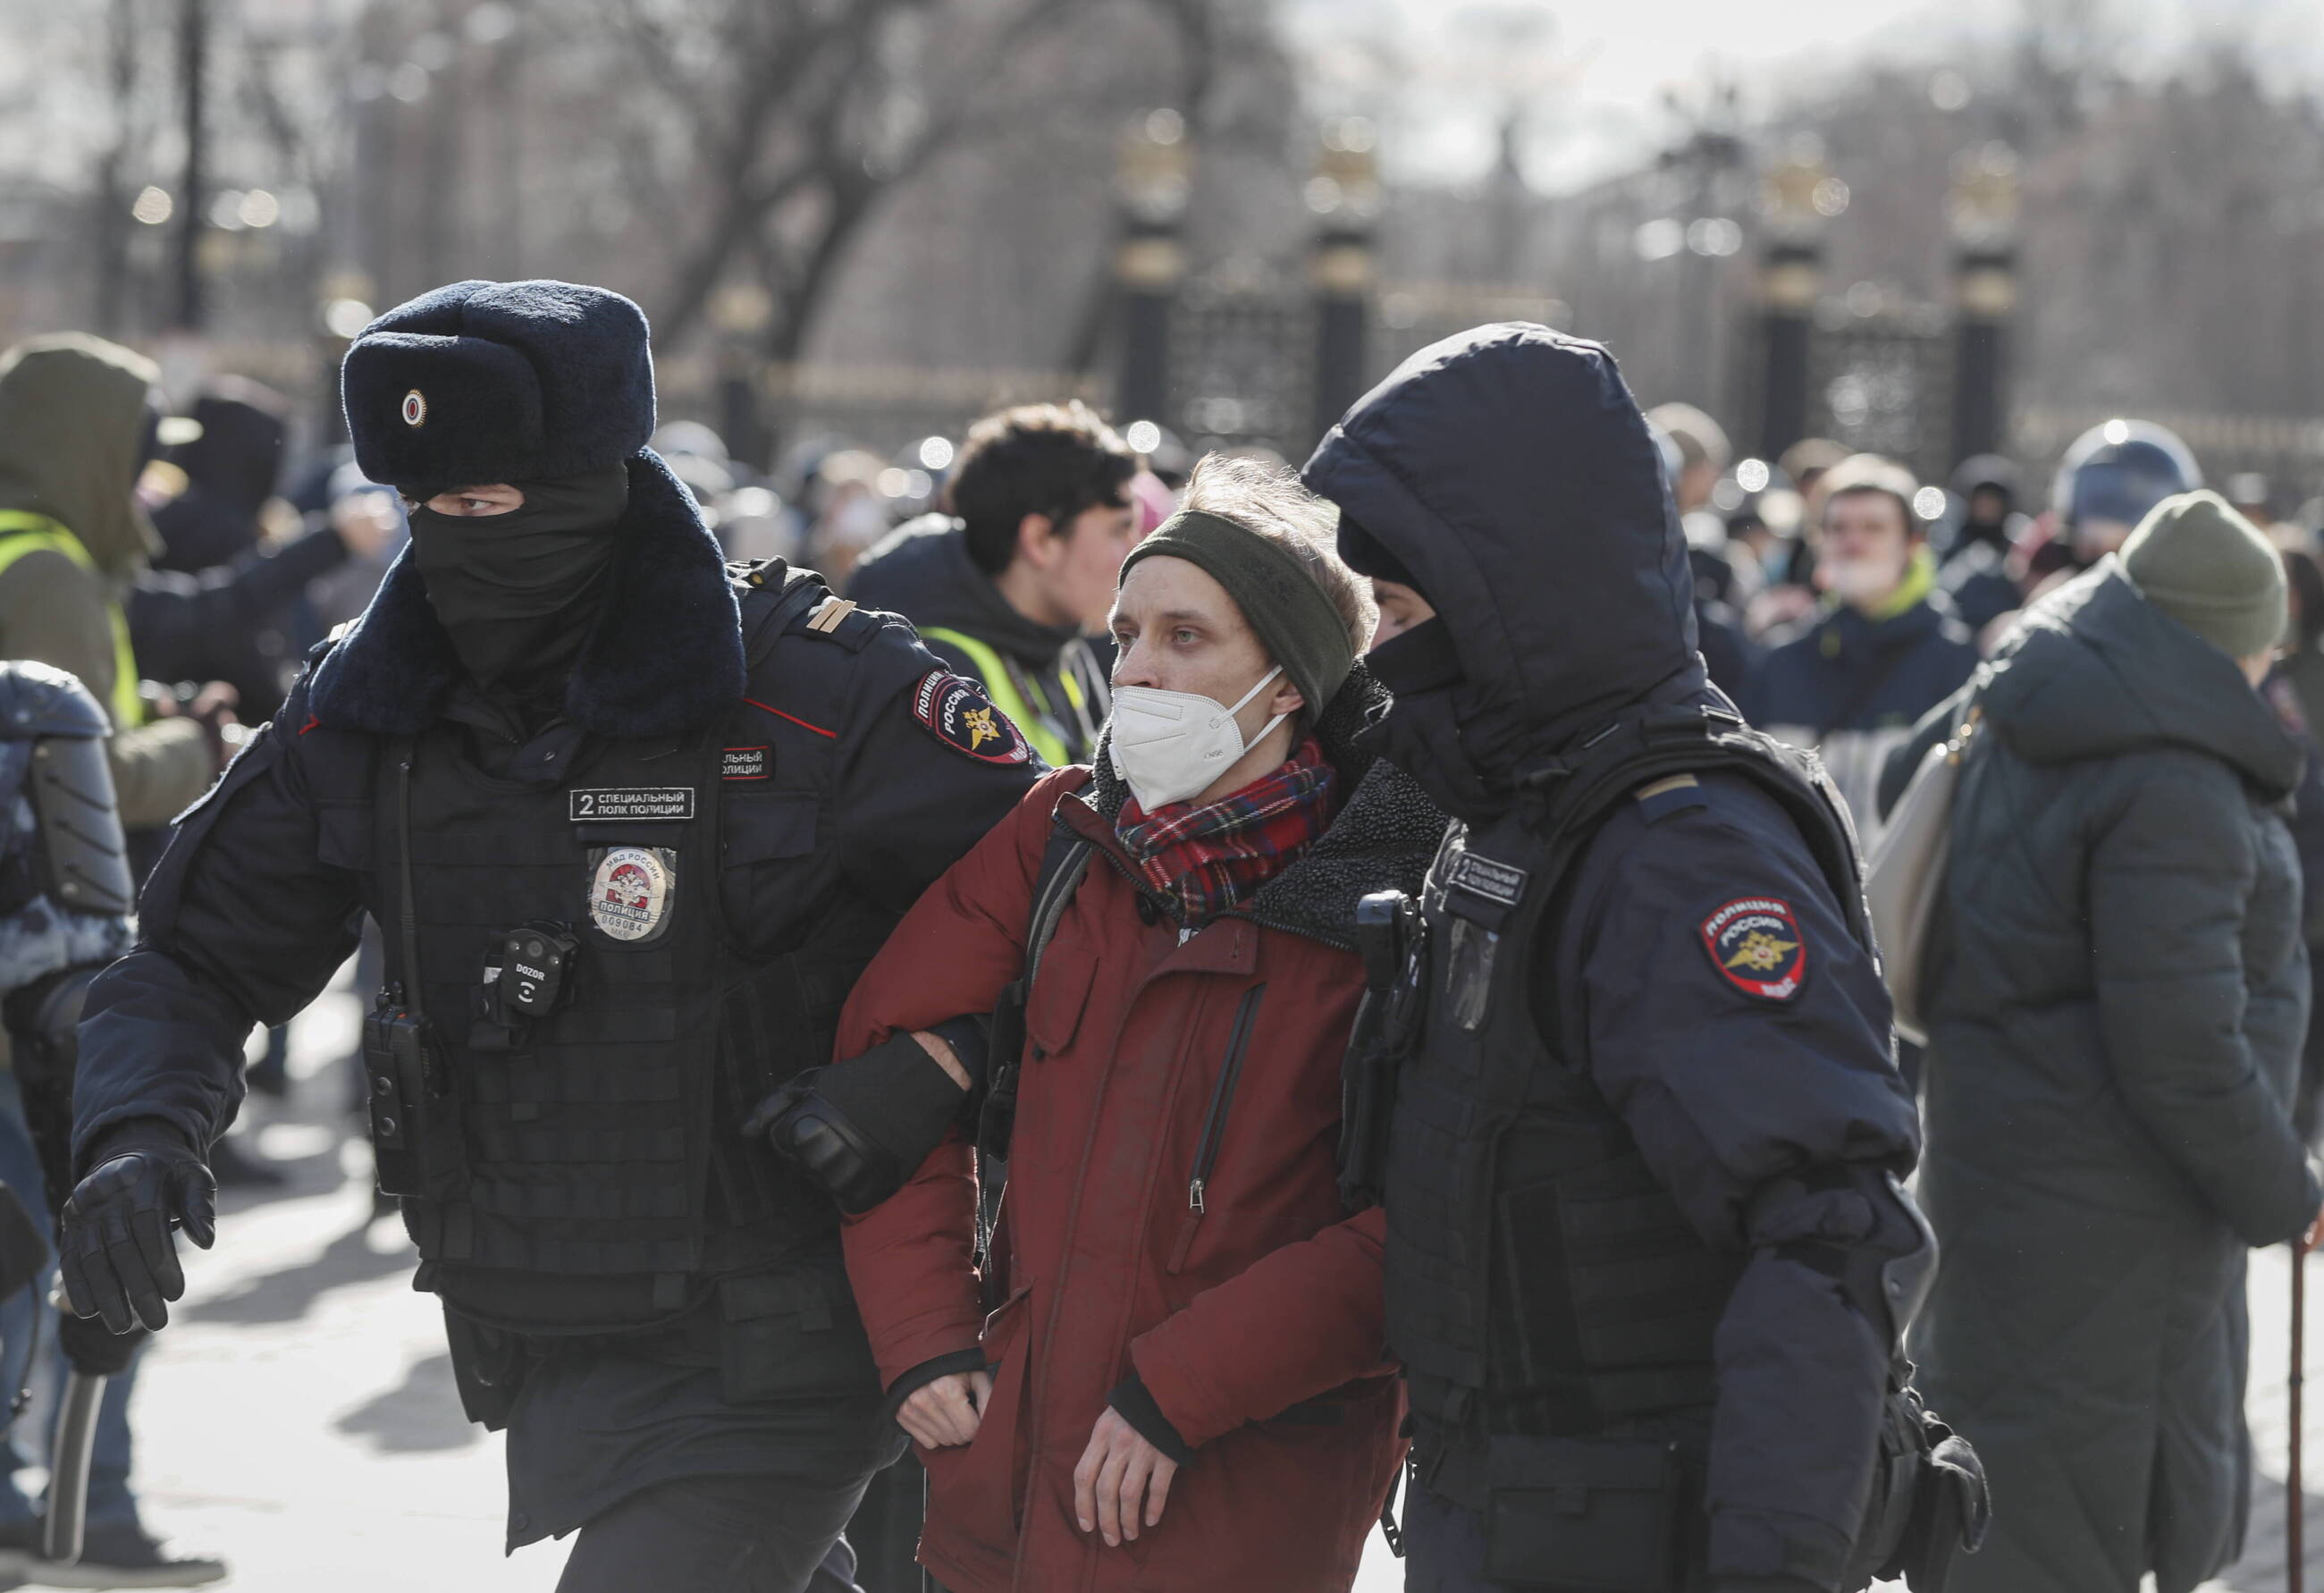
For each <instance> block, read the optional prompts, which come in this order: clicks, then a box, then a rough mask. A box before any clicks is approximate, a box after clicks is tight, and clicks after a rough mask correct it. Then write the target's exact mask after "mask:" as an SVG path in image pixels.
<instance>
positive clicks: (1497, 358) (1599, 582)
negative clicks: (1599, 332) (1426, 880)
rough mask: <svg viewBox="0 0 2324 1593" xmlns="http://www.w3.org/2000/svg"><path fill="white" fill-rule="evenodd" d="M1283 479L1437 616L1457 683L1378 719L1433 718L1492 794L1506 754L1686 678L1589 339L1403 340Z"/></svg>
mask: <svg viewBox="0 0 2324 1593" xmlns="http://www.w3.org/2000/svg"><path fill="white" fill-rule="evenodd" d="M1303 474H1304V479H1305V482H1306V483H1307V485H1308V486H1309V487H1310V488H1311V489H1313V490H1314V491H1315V492H1317V493H1321V494H1323V496H1324V497H1326V498H1329V499H1331V500H1332V501H1333V502H1335V503H1337V504H1339V505H1340V507H1341V509H1342V511H1344V512H1345V514H1346V515H1347V516H1348V517H1349V518H1350V519H1351V520H1354V521H1355V522H1357V523H1358V524H1359V525H1360V526H1361V527H1362V529H1363V530H1364V531H1365V532H1367V533H1369V536H1370V537H1371V538H1372V539H1375V540H1376V541H1377V542H1378V543H1379V544H1380V546H1381V547H1383V548H1386V549H1387V551H1388V553H1389V554H1390V555H1391V556H1392V557H1394V558H1395V559H1396V560H1397V562H1398V563H1400V564H1402V565H1403V566H1404V567H1405V568H1406V569H1407V570H1408V571H1410V572H1411V574H1412V575H1413V576H1414V577H1415V579H1416V582H1417V584H1418V585H1419V587H1420V589H1421V590H1422V591H1423V592H1424V593H1425V594H1426V595H1427V597H1428V599H1429V601H1430V602H1431V603H1434V605H1435V606H1436V608H1437V610H1438V611H1439V612H1441V613H1442V614H1443V616H1444V618H1445V620H1446V622H1447V630H1448V631H1450V633H1451V639H1452V646H1453V649H1454V650H1455V652H1456V653H1457V655H1458V659H1459V664H1460V672H1461V675H1462V681H1461V683H1460V684H1458V685H1457V686H1452V687H1451V688H1449V689H1448V690H1445V691H1430V692H1425V693H1417V694H1416V693H1411V692H1409V691H1407V692H1406V694H1405V695H1400V696H1399V697H1398V698H1397V704H1396V706H1395V708H1394V709H1393V710H1392V711H1391V714H1390V717H1391V718H1394V717H1396V716H1397V715H1417V714H1428V715H1432V716H1437V717H1443V716H1450V717H1451V718H1452V719H1453V720H1454V721H1455V722H1456V723H1457V727H1458V738H1459V743H1460V746H1461V748H1462V750H1463V751H1464V752H1465V754H1466V755H1467V757H1468V759H1469V760H1470V761H1471V763H1472V764H1473V765H1474V767H1475V769H1476V771H1477V774H1478V775H1479V776H1480V777H1481V781H1482V784H1483V786H1484V787H1485V788H1486V789H1487V790H1488V791H1489V792H1491V793H1494V794H1495V796H1496V798H1504V797H1505V794H1506V791H1507V789H1508V784H1509V778H1510V776H1511V774H1512V773H1513V771H1514V770H1515V769H1516V767H1517V764H1518V762H1519V761H1520V760H1524V759H1526V758H1527V757H1529V756H1539V755H1543V754H1546V753H1550V752H1554V751H1555V750H1557V749H1558V748H1559V747H1560V746H1562V745H1563V743H1564V742H1566V741H1569V740H1571V739H1572V737H1573V736H1574V735H1575V734H1576V733H1577V732H1582V731H1584V730H1589V729H1592V728H1595V727H1596V726H1597V725H1598V724H1599V723H1601V722H1602V721H1603V720H1604V719H1605V718H1606V717H1607V716H1608V714H1609V713H1610V712H1611V711H1612V710H1614V709H1617V708H1618V707H1620V706H1622V705H1623V704H1627V703H1630V702H1632V701H1635V700H1636V699H1637V698H1639V697H1641V696H1643V695H1646V693H1647V692H1649V691H1651V690H1653V689H1654V688H1655V686H1659V685H1662V684H1663V683H1665V682H1667V681H1671V680H1673V679H1674V677H1684V676H1690V675H1691V676H1692V678H1693V680H1694V682H1695V683H1696V684H1698V685H1699V684H1701V680H1702V674H1701V670H1702V665H1701V659H1700V658H1699V657H1698V656H1697V654H1696V650H1695V622H1694V577H1693V575H1692V571H1691V569H1690V568H1689V566H1688V563H1687V551H1686V539H1685V538H1684V537H1683V535H1682V534H1681V532H1680V530H1679V524H1678V516H1677V513H1676V511H1674V507H1673V505H1672V502H1671V497H1670V493H1669V490H1668V489H1667V487H1666V486H1665V484H1664V480H1663V470H1662V462H1661V458H1660V456H1659V455H1658V454H1657V453H1656V451H1655V444H1654V440H1653V438H1652V437H1651V436H1650V435H1649V434H1648V432H1647V429H1646V420H1645V418H1644V417H1643V416H1641V415H1640V414H1639V412H1638V406H1637V402H1636V401H1634V400H1633V399H1632V398H1631V396H1630V391H1629V389H1628V387H1627V386H1625V385H1624V384H1623V382H1622V377H1621V373H1620V372H1619V371H1618V370H1617V369H1616V368H1615V364H1614V360H1613V356H1612V355H1609V354H1608V353H1607V352H1606V351H1605V349H1603V348H1601V347H1600V346H1599V345H1597V344H1594V343H1589V342H1584V341H1582V339H1580V338H1574V337H1568V336H1563V334H1561V333H1557V332H1554V331H1551V330H1550V329H1549V328H1548V327H1537V326H1532V325H1528V324H1525V323H1509V324H1504V325H1499V326H1489V327H1478V328H1476V329H1475V330H1473V331H1470V332H1465V333H1462V334H1461V335H1460V336H1456V337H1451V338H1447V339H1446V340H1445V341H1443V342H1442V343H1439V344H1436V345H1434V346H1432V347H1429V348H1425V349H1423V350H1422V351H1421V352H1420V353H1418V354H1416V355H1413V356H1412V357H1411V358H1410V359H1408V360H1406V362H1405V363H1404V364H1403V365H1402V366H1401V367H1399V368H1398V369H1397V372H1396V373H1395V374H1393V375H1391V376H1390V377H1388V380H1387V381H1385V382H1382V383H1380V385H1379V387H1377V388H1375V389H1373V390H1372V391H1371V392H1370V393H1369V394H1368V395H1366V396H1365V397H1364V398H1363V399H1362V400H1361V401H1359V402H1358V403H1357V405H1356V407H1355V408H1354V409H1352V410H1350V411H1349V412H1348V414H1347V416H1346V418H1345V419H1342V421H1341V422H1340V424H1339V425H1337V426H1335V427H1333V428H1332V431H1331V433H1330V434H1329V435H1328V436H1326V437H1324V439H1323V444H1322V446H1321V447H1318V448H1317V449H1316V450H1315V455H1314V457H1313V458H1312V459H1310V460H1309V461H1308V462H1307V467H1306V469H1305V472H1304V473H1303ZM1390 744H1391V745H1395V744H1398V738H1393V737H1392V738H1391V739H1390ZM1403 744H1409V742H1408V741H1406V742H1404V743H1403ZM1440 744H1441V743H1440ZM1441 794H1442V793H1440V795H1441ZM1463 806H1472V807H1474V806H1482V807H1485V808H1488V809H1489V808H1490V807H1491V806H1493V800H1492V799H1489V800H1487V801H1485V802H1483V803H1480V804H1463ZM1463 816H1471V815H1463Z"/></svg>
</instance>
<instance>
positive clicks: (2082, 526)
mask: <svg viewBox="0 0 2324 1593" xmlns="http://www.w3.org/2000/svg"><path fill="white" fill-rule="evenodd" d="M2202 484H2203V472H2202V469H2201V467H2200V466H2199V465H2197V464H2196V463H2195V456H2194V453H2193V452H2192V451H2191V450H2190V448H2189V447H2187V445H2186V444H2185V443H2183V442H2181V441H2180V440H2179V437H2178V435H2177V434H2176V433H2175V432H2173V431H2172V430H2171V429H2170V428H2167V427H2162V426H2157V425H2155V424H2154V422H2153V421H2152V420H2108V421H2107V422H2106V423H2105V424H2103V425H2100V426H2093V427H2091V428H2089V430H2088V431H2086V432H2084V433H2082V435H2081V436H2080V437H2076V438H2075V439H2074V444H2073V447H2070V448H2068V449H2067V450H2066V456H2065V457H2064V458H2063V459H2061V460H2060V461H2059V462H2058V474H2057V479H2056V480H2055V481H2054V482H2052V483H2051V488H2050V507H2051V509H2052V511H2053V512H2055V513H2056V515H2057V517H2058V521H2059V524H2060V527H2061V529H2062V530H2063V531H2064V533H2065V535H2066V536H2068V537H2069V538H2070V539H2072V544H2073V552H2074V562H2075V563H2077V564H2080V565H2082V566H2089V565H2093V564H2096V563H2097V562H2098V560H2099V559H2101V558H2103V557H2106V556H2107V554H2109V553H2112V552H2114V551H2115V550H2116V548H2120V547H2121V546H2122V545H2123V543H2124V542H2126V540H2128V539H2129V537H2130V533H2131V531H2132V530H2133V529H2135V528H2136V526H2137V525H2138V522H2139V521H2140V520H2144V519H2145V518H2146V511H2148V510H2150V509H2152V508H2153V507H2154V506H2155V505H2156V504H2157V503H2160V502H2163V499H2165V498H2168V497H2170V496H2172V494H2173V493H2190V492H2192V491H2194V490H2195V489H2196V488H2197V487H2199V486H2201V485H2202Z"/></svg>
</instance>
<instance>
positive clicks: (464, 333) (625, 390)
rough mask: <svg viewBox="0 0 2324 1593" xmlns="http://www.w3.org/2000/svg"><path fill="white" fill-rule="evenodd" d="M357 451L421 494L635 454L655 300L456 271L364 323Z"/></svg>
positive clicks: (355, 361) (353, 433) (353, 354)
mask: <svg viewBox="0 0 2324 1593" xmlns="http://www.w3.org/2000/svg"><path fill="white" fill-rule="evenodd" d="M341 385H342V390H343V393H344V397H345V401H346V415H347V435H348V436H349V437H352V438H354V439H355V462H356V463H357V464H358V465H361V466H362V469H363V472H364V474H365V475H368V476H369V477H371V478H372V480H374V481H378V482H387V483H391V484H392V485H394V486H397V487H400V488H402V489H403V490H404V491H406V492H408V493H414V494H415V495H423V494H422V493H420V490H421V489H424V490H425V493H438V492H442V491H444V490H446V489H447V488H450V487H464V486H480V485H484V484H485V483H492V482H512V481H541V480H547V479H551V478H554V477H558V476H566V475H577V474H581V473H583V472H585V471H592V470H600V469H604V467H606V466H607V465H617V464H619V463H621V461H622V460H624V459H627V458H630V457H631V456H633V455H635V454H636V453H637V452H638V450H639V449H641V448H642V447H645V446H646V439H647V437H650V436H651V435H652V434H653V427H654V387H653V355H652V350H651V347H650V343H649V340H648V333H647V329H646V318H645V314H644V312H643V311H641V310H640V309H639V308H638V307H637V306H636V305H634V304H632V303H631V302H630V301H629V300H628V299H624V298H622V296H621V295H620V294H619V293H613V292H609V291H607V290H605V289H603V288H590V287H583V286H581V285H578V284H576V283H573V282H556V281H530V282H486V281H467V282H454V283H452V284H451V285H450V286H449V287H445V288H438V289H437V290H435V291H434V292H432V293H423V294H421V295H420V297H419V298H417V299H412V300H411V301H410V303H408V304H401V305H398V306H397V307H396V308H393V309H392V310H389V311H388V312H387V313H386V314H385V315H383V316H382V317H380V318H379V319H377V320H375V321H374V322H373V323H372V324H371V325H370V326H368V327H364V330H363V334H362V336H358V337H357V338H356V339H355V342H354V343H353V344H352V345H350V346H349V347H348V349H347V358H346V366H345V367H344V369H343V371H342V373H341Z"/></svg>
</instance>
